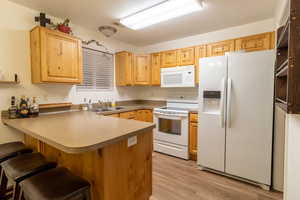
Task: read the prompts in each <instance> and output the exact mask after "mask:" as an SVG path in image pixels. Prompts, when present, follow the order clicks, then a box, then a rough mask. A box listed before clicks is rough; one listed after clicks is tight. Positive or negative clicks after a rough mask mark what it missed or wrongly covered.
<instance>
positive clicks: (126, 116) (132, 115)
mask: <svg viewBox="0 0 300 200" xmlns="http://www.w3.org/2000/svg"><path fill="white" fill-rule="evenodd" d="M120 118H123V119H137V112H136V111H131V112H124V113H120Z"/></svg>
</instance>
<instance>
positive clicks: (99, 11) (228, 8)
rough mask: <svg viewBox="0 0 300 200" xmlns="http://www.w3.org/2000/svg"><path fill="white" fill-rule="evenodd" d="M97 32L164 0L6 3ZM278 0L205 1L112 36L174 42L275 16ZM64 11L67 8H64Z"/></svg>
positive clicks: (27, 0) (147, 42) (141, 43)
mask: <svg viewBox="0 0 300 200" xmlns="http://www.w3.org/2000/svg"><path fill="white" fill-rule="evenodd" d="M9 1H11V2H15V3H18V4H21V5H24V6H26V7H30V8H33V9H36V10H40V11H43V12H46V13H48V14H49V15H53V16H57V17H60V18H66V17H68V18H70V19H71V21H72V22H73V23H74V24H78V25H80V26H82V27H85V28H88V29H93V30H95V31H96V30H97V28H98V27H99V26H101V25H112V23H114V22H116V21H117V22H118V21H119V19H121V18H123V17H126V16H128V15H130V14H132V13H135V12H137V11H139V10H142V9H145V8H148V7H150V6H152V5H155V4H158V3H160V2H163V1H164V0H114V1H107V0H89V1H82V0H64V1H61V0H51V1H41V0H9ZM277 2H278V0H243V1H241V0H205V4H204V9H203V10H201V11H199V12H195V13H192V14H190V15H186V16H182V17H179V18H175V19H172V20H169V21H166V22H162V23H159V24H156V25H153V26H150V27H148V28H145V29H142V30H130V29H128V28H122V27H118V33H117V34H116V35H114V36H113V37H114V38H115V39H117V40H120V41H123V42H127V43H130V44H132V45H136V46H145V45H150V44H155V43H158V42H163V41H168V40H174V39H178V38H182V37H187V36H191V35H196V34H201V33H207V32H211V31H216V30H220V29H224V28H227V27H232V26H238V25H242V24H247V23H251V22H255V21H259V20H264V19H269V18H272V17H274V15H275V10H276V5H277ZM66 8H67V9H66Z"/></svg>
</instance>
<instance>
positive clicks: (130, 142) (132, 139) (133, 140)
mask: <svg viewBox="0 0 300 200" xmlns="http://www.w3.org/2000/svg"><path fill="white" fill-rule="evenodd" d="M136 144H137V136H133V137H130V138H128V140H127V146H128V147H131V146H134V145H136Z"/></svg>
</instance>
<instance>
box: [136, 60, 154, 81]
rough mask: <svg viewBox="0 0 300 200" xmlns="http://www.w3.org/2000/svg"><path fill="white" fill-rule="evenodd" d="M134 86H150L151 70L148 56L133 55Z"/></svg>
mask: <svg viewBox="0 0 300 200" xmlns="http://www.w3.org/2000/svg"><path fill="white" fill-rule="evenodd" d="M133 80H134V85H150V84H151V70H150V56H149V55H135V56H134V68H133Z"/></svg>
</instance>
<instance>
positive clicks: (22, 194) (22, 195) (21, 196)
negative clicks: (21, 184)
mask: <svg viewBox="0 0 300 200" xmlns="http://www.w3.org/2000/svg"><path fill="white" fill-rule="evenodd" d="M19 200H25V197H24V192H23V190H21V192H20V195H19Z"/></svg>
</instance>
